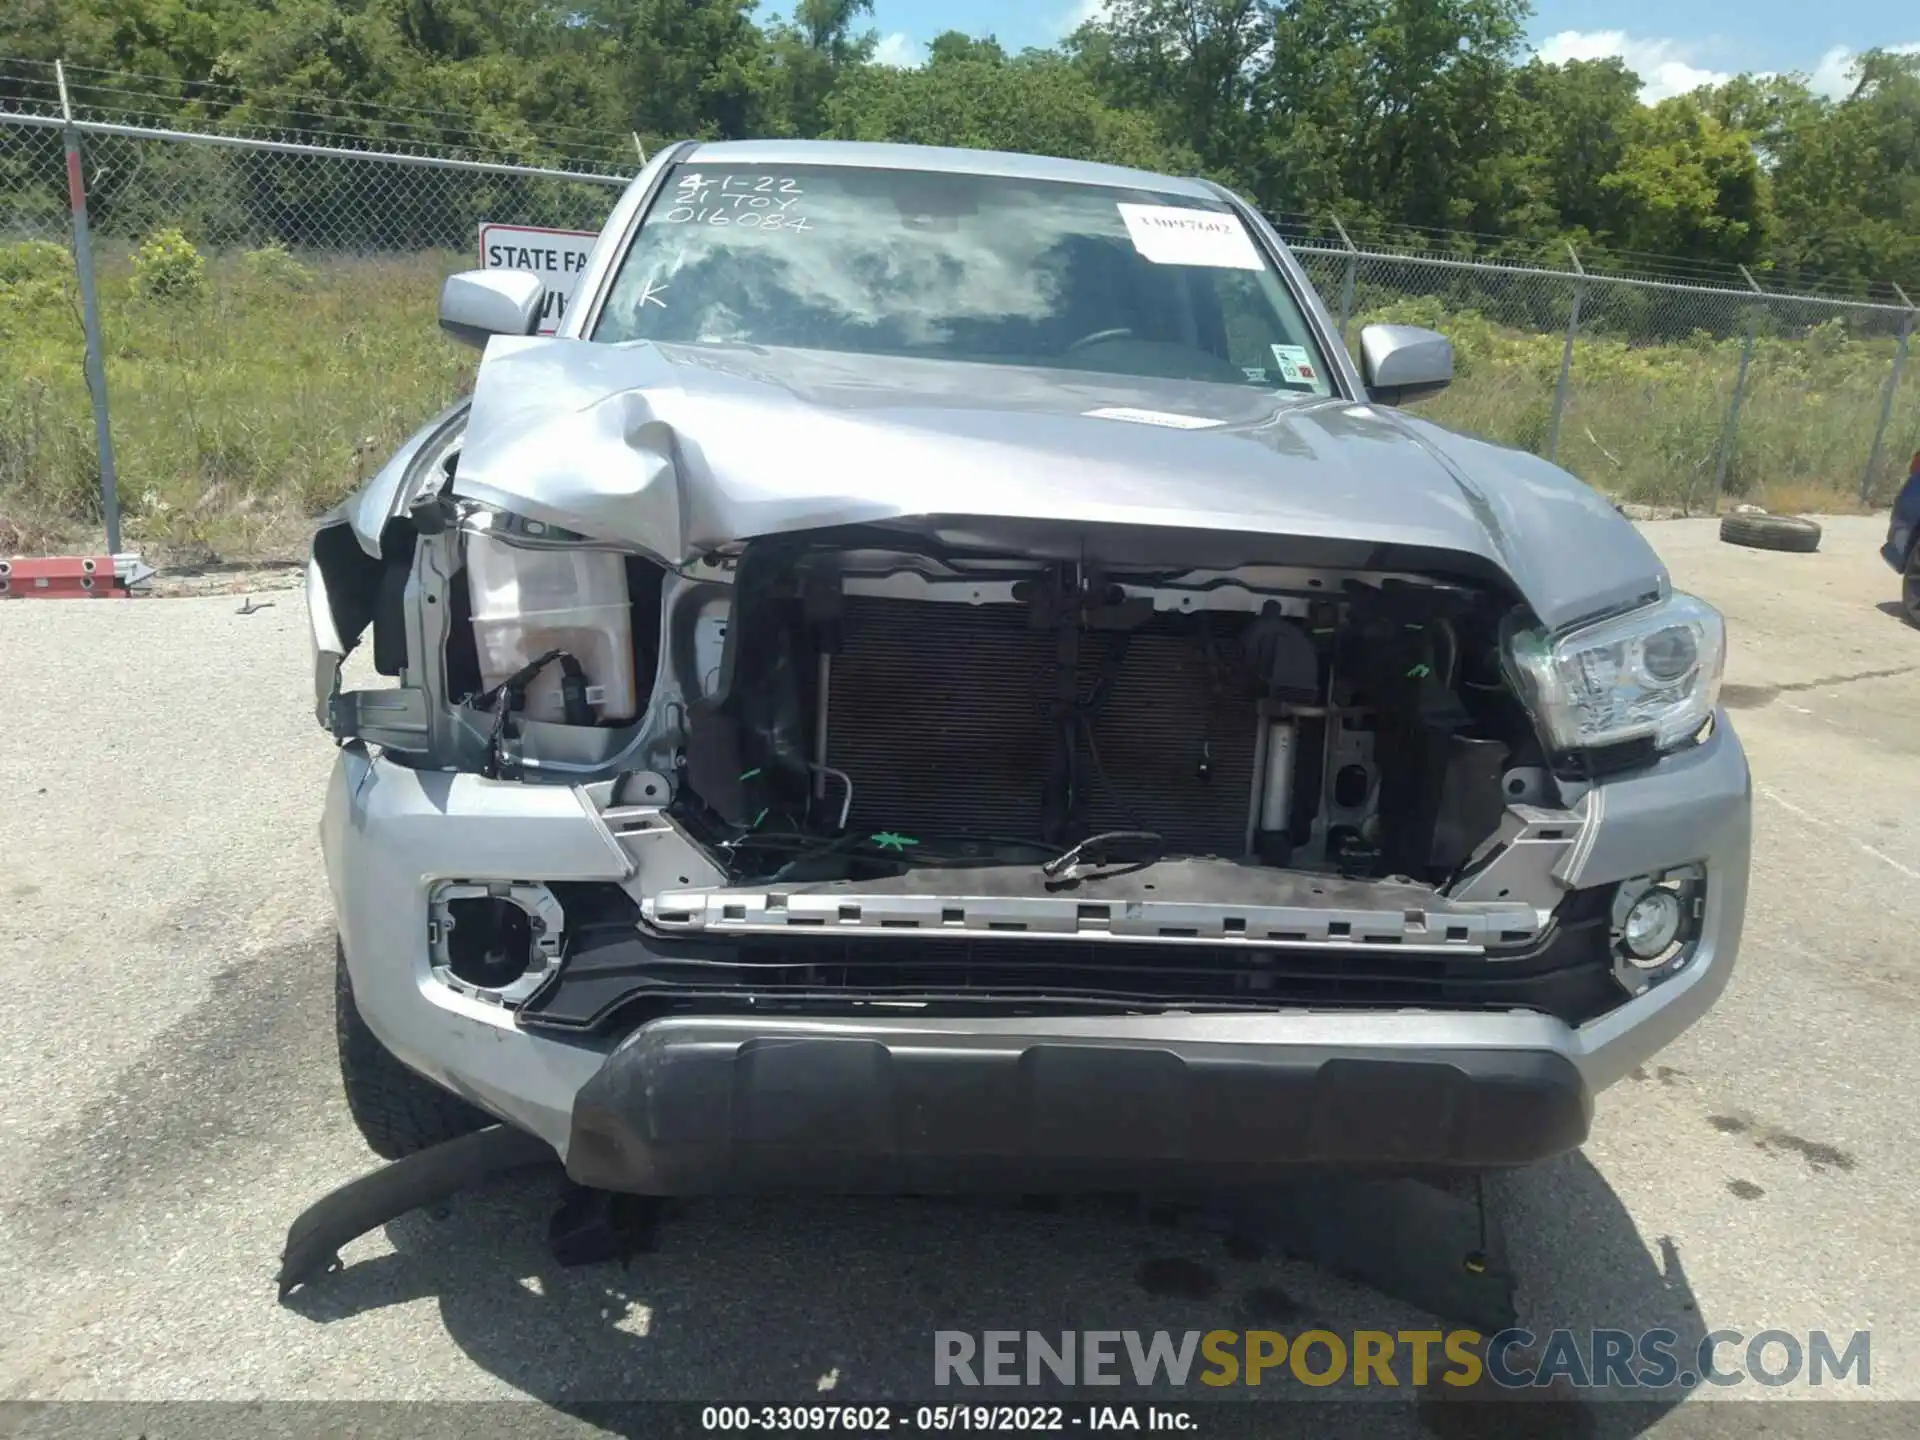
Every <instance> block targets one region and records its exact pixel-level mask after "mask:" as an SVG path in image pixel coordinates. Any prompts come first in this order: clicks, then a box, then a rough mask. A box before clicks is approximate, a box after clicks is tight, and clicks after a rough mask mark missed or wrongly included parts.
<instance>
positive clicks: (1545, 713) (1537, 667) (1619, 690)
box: [1506, 593, 1727, 750]
mask: <svg viewBox="0 0 1920 1440" xmlns="http://www.w3.org/2000/svg"><path fill="white" fill-rule="evenodd" d="M1506 658H1507V664H1508V666H1509V669H1510V670H1511V672H1512V678H1513V682H1514V688H1515V689H1516V690H1517V691H1518V692H1519V694H1520V696H1521V698H1522V699H1523V700H1524V701H1525V702H1526V705H1527V708H1528V710H1530V711H1531V712H1532V713H1533V717H1534V719H1535V721H1537V722H1538V723H1539V725H1540V728H1541V731H1542V732H1543V738H1544V739H1545V740H1546V741H1547V743H1548V744H1549V745H1550V746H1552V747H1553V748H1554V749H1556V750H1584V749H1591V748H1594V747H1597V746H1602V745H1618V744H1620V743H1622V742H1623V741H1629V740H1651V741H1652V742H1653V744H1654V745H1655V746H1657V747H1658V748H1659V749H1662V750H1670V749H1672V748H1673V747H1674V746H1676V745H1678V744H1680V743H1681V742H1682V741H1685V740H1687V739H1690V738H1691V737H1692V736H1694V735H1695V734H1697V733H1698V732H1699V730H1700V727H1701V726H1702V725H1704V724H1705V723H1706V722H1707V719H1708V717H1709V716H1711V715H1712V714H1713V707H1714V704H1715V703H1716V701H1717V700H1718V699H1719V696H1720V673H1721V670H1722V669H1723V668H1724V667H1725V664H1726V658H1727V630H1726V625H1725V622H1723V621H1722V620H1721V618H1720V612H1719V611H1718V610H1715V609H1714V608H1713V607H1712V606H1711V605H1709V604H1707V603H1706V602H1705V601H1704V600H1700V599H1697V598H1696V597H1694V596H1692V595H1683V594H1677V593H1676V594H1674V595H1671V596H1669V597H1668V598H1667V599H1665V600H1662V601H1660V602H1659V603H1657V604H1654V605H1648V606H1646V607H1644V608H1643V609H1639V610H1633V611H1629V612H1628V613H1627V614H1624V615H1616V616H1614V617H1613V618H1612V619H1610V620H1602V621H1600V622H1598V623H1597V624H1593V625H1584V626H1581V627H1580V628H1579V629H1576V630H1569V631H1566V632H1564V633H1562V634H1560V635H1557V636H1556V635H1547V634H1545V633H1543V632H1541V631H1538V630H1524V631H1519V632H1516V633H1513V634H1510V635H1509V636H1508V639H1507V645H1506Z"/></svg>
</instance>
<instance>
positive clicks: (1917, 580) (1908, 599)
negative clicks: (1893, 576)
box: [1900, 541, 1920, 626]
mask: <svg viewBox="0 0 1920 1440" xmlns="http://www.w3.org/2000/svg"><path fill="white" fill-rule="evenodd" d="M1900 613H1901V614H1902V615H1904V616H1906V617H1907V623H1908V624H1909V625H1915V626H1920V541H1915V542H1914V543H1913V544H1912V545H1909V546H1908V547H1907V568H1906V569H1904V570H1902V571H1901V572H1900Z"/></svg>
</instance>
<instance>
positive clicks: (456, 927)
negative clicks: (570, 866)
mask: <svg viewBox="0 0 1920 1440" xmlns="http://www.w3.org/2000/svg"><path fill="white" fill-rule="evenodd" d="M565 935H566V916H565V914H564V912H562V910H561V909H560V902H559V901H558V900H556V899H555V898H554V895H553V892H552V891H551V890H549V889H548V888H547V887H546V886H544V885H540V884H533V883H528V882H524V881H487V882H478V881H448V882H445V883H442V884H440V885H438V886H436V887H435V888H434V892H433V896H432V901H431V904H430V905H429V908H428V920H427V947H428V951H429V953H430V954H431V955H432V957H433V973H434V978H435V979H437V980H439V981H440V983H441V984H443V985H445V986H447V987H448V988H449V989H452V990H457V991H459V992H460V993H461V994H462V995H467V996H471V997H472V998H474V999H476V1000H486V1001H489V1002H491V1003H493V1004H496V1005H507V1006H514V1005H519V1004H521V1003H522V1002H523V1001H525V1000H526V999H527V998H528V997H529V996H531V995H532V994H533V993H534V992H535V991H536V990H538V989H539V988H540V987H541V986H542V985H544V984H545V983H546V982H547V978H548V977H549V976H550V975H552V974H553V972H554V971H556V970H558V969H559V968H560V953H561V949H562V944H561V942H562V941H563V939H564V938H565Z"/></svg>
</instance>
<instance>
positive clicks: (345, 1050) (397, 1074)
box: [333, 940, 498, 1160]
mask: <svg viewBox="0 0 1920 1440" xmlns="http://www.w3.org/2000/svg"><path fill="white" fill-rule="evenodd" d="M333 956H334V959H333V965H334V971H333V1029H334V1036H335V1039H336V1041H337V1043H338V1046H339V1052H340V1083H341V1085H342V1087H344V1088H345V1090H346V1092H347V1108H348V1109H349V1110H351V1111H352V1112H353V1123H354V1124H355V1125H357V1126H359V1127H360V1133H361V1135H362V1136H364V1137H365V1138H366V1142H367V1144H368V1145H370V1146H371V1147H372V1148H373V1153H374V1154H376V1155H378V1156H379V1157H380V1158H381V1159H383V1160H398V1159H400V1158H401V1157H402V1156H403V1155H411V1154H413V1153H414V1152H416V1151H419V1150H425V1149H426V1148H428V1147H429V1146H431V1145H438V1144H440V1142H441V1141H443V1140H455V1139H458V1138H459V1137H460V1136H462V1135H468V1134H471V1133H472V1132H473V1131H475V1130H479V1129H482V1128H484V1127H486V1126H488V1125H493V1124H496V1123H498V1122H496V1121H495V1120H494V1118H493V1117H492V1116H491V1115H488V1114H487V1113H486V1112H485V1111H483V1110H481V1109H479V1108H477V1107H476V1106H473V1105H470V1104H468V1103H467V1102H466V1101H465V1100H462V1099H461V1098H460V1097H459V1096H458V1095H455V1094H453V1093H451V1092H450V1091H446V1090H442V1089H441V1088H440V1087H439V1086H438V1085H435V1084H434V1083H433V1082H432V1081H431V1080H427V1079H425V1078H423V1077H422V1076H419V1075H416V1074H414V1073H413V1071H411V1070H409V1069H408V1068H407V1067H406V1066H404V1065H402V1064H401V1063H400V1062H399V1061H398V1060H396V1059H394V1058H393V1056H392V1054H391V1053H390V1052H389V1051H388V1050H387V1047H386V1046H384V1045H382V1044H381V1043H380V1041H379V1040H378V1039H376V1038H375V1036H374V1033H373V1031H371V1030H369V1029H368V1028H367V1022H366V1021H365V1020H362V1019H361V1018H360V1008H359V1007H358V1006H357V1005H355V1004H354V1002H353V985H352V982H351V981H350V980H349V979H348V976H347V952H346V949H345V947H343V946H342V945H341V944H340V942H339V941H338V940H335V941H334V947H333Z"/></svg>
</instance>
